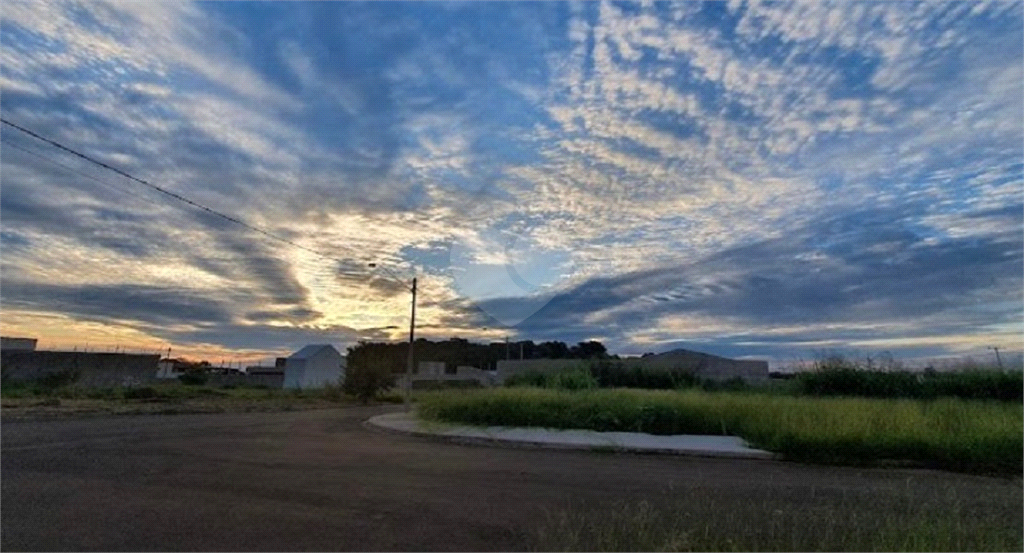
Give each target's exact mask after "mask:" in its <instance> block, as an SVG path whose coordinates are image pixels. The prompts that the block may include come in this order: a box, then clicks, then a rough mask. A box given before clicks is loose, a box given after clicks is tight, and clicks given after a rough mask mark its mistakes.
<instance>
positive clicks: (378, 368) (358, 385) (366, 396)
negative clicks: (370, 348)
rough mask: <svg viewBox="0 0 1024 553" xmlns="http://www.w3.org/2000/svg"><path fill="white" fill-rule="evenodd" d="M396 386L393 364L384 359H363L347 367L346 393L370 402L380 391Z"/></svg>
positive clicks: (364, 401) (343, 387) (344, 385)
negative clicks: (392, 369)
mask: <svg viewBox="0 0 1024 553" xmlns="http://www.w3.org/2000/svg"><path fill="white" fill-rule="evenodd" d="M394 386H395V375H394V373H392V372H391V365H390V364H389V363H387V361H386V360H384V359H379V358H378V359H363V360H361V361H360V362H358V363H352V364H350V365H349V366H348V367H347V368H346V369H345V382H344V383H343V384H342V389H343V390H344V391H345V393H347V394H350V395H353V396H355V397H357V398H359V399H360V400H361V401H362V402H363V403H369V402H370V400H371V399H373V398H374V397H376V396H377V394H378V393H380V392H387V391H388V390H390V389H391V388H393V387H394Z"/></svg>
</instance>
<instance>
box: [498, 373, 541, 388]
mask: <svg viewBox="0 0 1024 553" xmlns="http://www.w3.org/2000/svg"><path fill="white" fill-rule="evenodd" d="M505 385H506V386H536V387H538V388H544V387H545V386H546V385H547V375H545V373H543V372H541V371H538V370H534V369H531V370H528V371H523V372H521V373H518V374H513V375H512V376H509V377H508V378H506V379H505Z"/></svg>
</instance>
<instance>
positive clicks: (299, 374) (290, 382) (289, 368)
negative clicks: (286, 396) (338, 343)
mask: <svg viewBox="0 0 1024 553" xmlns="http://www.w3.org/2000/svg"><path fill="white" fill-rule="evenodd" d="M344 378H345V358H344V357H342V355H341V354H340V353H338V350H336V349H334V346H332V345H330V344H310V345H308V346H306V347H304V348H302V349H300V350H299V351H297V352H295V353H293V354H292V355H291V356H290V357H288V360H287V361H286V362H285V368H284V387H285V388H322V387H323V386H324V385H325V384H338V383H340V382H341V381H342V380H343V379H344Z"/></svg>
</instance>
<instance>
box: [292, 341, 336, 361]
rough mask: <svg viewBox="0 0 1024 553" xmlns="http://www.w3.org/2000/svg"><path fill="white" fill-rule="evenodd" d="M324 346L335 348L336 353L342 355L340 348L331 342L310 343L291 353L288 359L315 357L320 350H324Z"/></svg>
mask: <svg viewBox="0 0 1024 553" xmlns="http://www.w3.org/2000/svg"><path fill="white" fill-rule="evenodd" d="M324 348H331V350H333V351H334V353H337V354H338V355H341V353H339V352H338V350H336V349H334V346H332V345H330V344H310V345H308V346H306V347H304V348H302V349H300V350H299V351H297V352H295V353H293V354H291V355H289V356H288V359H309V358H310V357H313V356H315V355H316V354H318V353H320V351H321V350H323V349H324Z"/></svg>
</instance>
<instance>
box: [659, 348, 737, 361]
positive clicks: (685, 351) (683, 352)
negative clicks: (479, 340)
mask: <svg viewBox="0 0 1024 553" xmlns="http://www.w3.org/2000/svg"><path fill="white" fill-rule="evenodd" d="M676 355H686V356H698V357H710V358H717V359H728V358H727V357H722V356H720V355H713V354H710V353H704V352H702V351H693V350H691V349H685V348H679V349H674V350H670V351H666V352H662V353H658V354H655V355H653V356H649V357H673V356H676Z"/></svg>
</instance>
